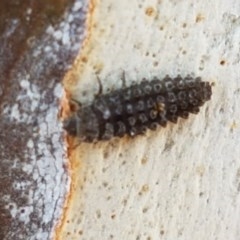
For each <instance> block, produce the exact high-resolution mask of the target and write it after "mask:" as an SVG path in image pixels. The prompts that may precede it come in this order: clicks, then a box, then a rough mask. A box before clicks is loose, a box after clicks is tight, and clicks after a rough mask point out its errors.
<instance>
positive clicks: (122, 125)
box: [64, 77, 212, 142]
mask: <svg viewBox="0 0 240 240" xmlns="http://www.w3.org/2000/svg"><path fill="white" fill-rule="evenodd" d="M211 94H212V92H211V85H210V84H209V83H208V82H203V81H201V78H191V77H186V78H184V79H182V78H181V77H177V78H174V79H171V78H169V77H166V78H164V79H163V80H157V79H154V80H152V81H143V82H141V83H140V84H135V85H132V86H131V87H128V88H125V89H120V90H116V91H114V92H112V93H110V94H106V95H100V96H97V97H96V98H95V100H94V101H93V102H92V104H90V105H87V106H83V107H81V108H80V109H79V110H78V111H77V112H76V113H74V114H73V116H71V117H70V118H69V119H67V120H65V121H64V128H65V129H66V130H67V131H68V133H69V134H70V135H73V136H76V137H78V138H80V139H81V140H82V141H87V142H92V141H98V140H109V139H111V138H112V137H114V136H118V137H122V136H124V135H125V134H128V135H130V136H135V135H139V134H143V133H144V132H145V131H146V130H147V129H148V128H149V129H152V130H154V129H156V128H157V126H158V125H161V126H163V127H165V126H166V124H167V121H171V122H174V123H176V122H177V119H178V117H182V118H187V117H188V115H189V113H195V114H196V113H198V112H199V107H200V106H202V105H203V104H204V103H205V102H206V101H208V100H209V99H210V97H211Z"/></svg>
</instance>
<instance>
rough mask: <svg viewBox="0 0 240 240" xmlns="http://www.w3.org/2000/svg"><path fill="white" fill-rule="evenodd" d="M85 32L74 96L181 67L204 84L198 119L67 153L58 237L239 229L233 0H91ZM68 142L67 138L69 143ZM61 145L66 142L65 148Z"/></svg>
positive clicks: (84, 97)
mask: <svg viewBox="0 0 240 240" xmlns="http://www.w3.org/2000/svg"><path fill="white" fill-rule="evenodd" d="M92 6H93V8H92V12H91V16H90V20H89V25H88V29H89V32H88V38H87V41H86V44H85V45H84V48H83V49H82V51H81V54H80V56H79V58H78V61H76V64H75V66H74V67H73V69H72V70H71V71H70V72H69V74H68V76H67V77H66V79H65V87H66V90H67V91H68V92H69V93H71V94H72V96H73V98H75V99H76V100H78V101H80V102H83V103H84V102H91V101H92V99H93V98H94V94H95V93H97V91H98V84H97V77H99V78H100V80H101V82H102V85H103V90H104V91H105V92H107V91H108V90H110V91H111V90H112V89H117V88H121V84H122V81H121V75H122V72H123V71H124V72H125V76H126V81H127V84H128V85H130V84H131V82H132V81H136V82H140V81H141V80H142V78H147V79H152V77H154V76H157V77H158V78H163V77H165V75H166V74H169V75H170V77H175V76H176V75H178V74H180V75H182V76H183V77H184V76H186V75H187V74H192V75H195V76H201V77H202V78H203V79H204V80H206V81H210V82H213V83H214V84H215V86H214V87H213V96H212V100H211V101H210V102H208V103H207V104H206V105H205V106H204V107H203V108H202V109H201V111H200V113H199V114H198V115H197V116H192V117H191V118H190V119H188V120H180V121H179V122H178V124H177V125H171V124H170V125H169V126H168V127H167V128H165V129H161V128H160V129H159V130H158V131H155V132H150V131H149V132H148V133H147V134H146V135H145V136H140V137H136V138H133V139H131V138H128V137H125V138H123V139H117V138H116V139H113V140H111V141H109V142H104V143H97V144H87V143H80V144H79V142H78V141H77V140H76V141H75V143H74V144H78V147H77V148H76V147H75V148H74V149H71V148H70V150H69V153H70V160H71V164H72V175H71V177H72V188H71V194H70V198H69V201H68V208H67V209H66V211H65V218H64V220H63V221H62V225H61V228H60V231H59V235H58V239H81V240H83V239H85V240H92V239H94V240H95V239H104V240H105V239H117V240H120V239H128V240H140V239H141V240H143V239H144V240H159V239H165V240H168V239H169V240H173V239H183V240H188V239H189V240H190V239H195V240H196V239H197V240H200V239H212V240H213V239H218V240H225V239H230V240H237V239H239V236H240V144H239V139H240V127H239V126H240V122H239V119H240V111H239V107H238V105H239V101H240V81H239V76H240V55H239V52H240V51H239V50H240V2H239V1H236V0H230V1H229V0H224V1H215V0H208V1H207V0H204V1H191V0H184V1H157V0H151V1H139V0H138V1H137V0H131V1H129V0H121V1H113V0H102V1H93V2H92ZM71 144H72V143H71ZM70 147H72V146H71V145H70Z"/></svg>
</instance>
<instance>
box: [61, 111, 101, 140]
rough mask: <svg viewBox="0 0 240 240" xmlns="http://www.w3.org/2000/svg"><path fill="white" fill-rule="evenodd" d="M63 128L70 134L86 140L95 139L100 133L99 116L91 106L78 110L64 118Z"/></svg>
mask: <svg viewBox="0 0 240 240" xmlns="http://www.w3.org/2000/svg"><path fill="white" fill-rule="evenodd" d="M63 128H64V129H65V130H66V131H67V132H68V134H69V135H71V136H73V137H77V138H78V139H80V140H81V141H86V142H92V141H94V140H95V139H97V138H98V135H99V126H98V121H97V118H96V116H95V114H94V112H93V111H92V110H91V108H89V107H86V108H82V109H80V110H78V111H77V112H75V113H74V114H73V115H72V116H71V117H69V118H68V119H66V120H64V122H63Z"/></svg>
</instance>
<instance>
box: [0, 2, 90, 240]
mask: <svg viewBox="0 0 240 240" xmlns="http://www.w3.org/2000/svg"><path fill="white" fill-rule="evenodd" d="M86 10H87V5H86V4H85V3H84V2H83V1H78V0H77V1H68V0H61V1H55V0H50V1H17V0H1V3H0V116H1V117H0V129H1V130H0V239H1V240H30V239H32V240H37V239H39V240H48V239H50V236H53V233H54V231H55V227H56V223H57V221H58V220H59V217H60V216H61V215H60V214H61V213H62V209H63V206H64V201H65V197H66V194H67V193H68V191H69V177H68V171H67V165H68V164H67V161H66V152H65V151H66V147H65V144H64V142H63V131H62V130H61V125H60V124H59V123H60V122H59V119H58V110H59V101H60V99H61V97H62V94H63V89H62V86H61V81H62V79H63V76H64V74H65V72H66V71H67V70H68V69H69V65H70V64H71V63H72V61H73V59H74V58H75V57H76V55H77V53H78V51H79V48H80V45H81V42H82V39H83V38H84V27H83V26H84V22H85V13H86Z"/></svg>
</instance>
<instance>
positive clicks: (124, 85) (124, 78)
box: [121, 70, 127, 88]
mask: <svg viewBox="0 0 240 240" xmlns="http://www.w3.org/2000/svg"><path fill="white" fill-rule="evenodd" d="M121 80H122V88H126V87H127V85H126V75H125V71H124V70H123V71H122V76H121Z"/></svg>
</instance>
